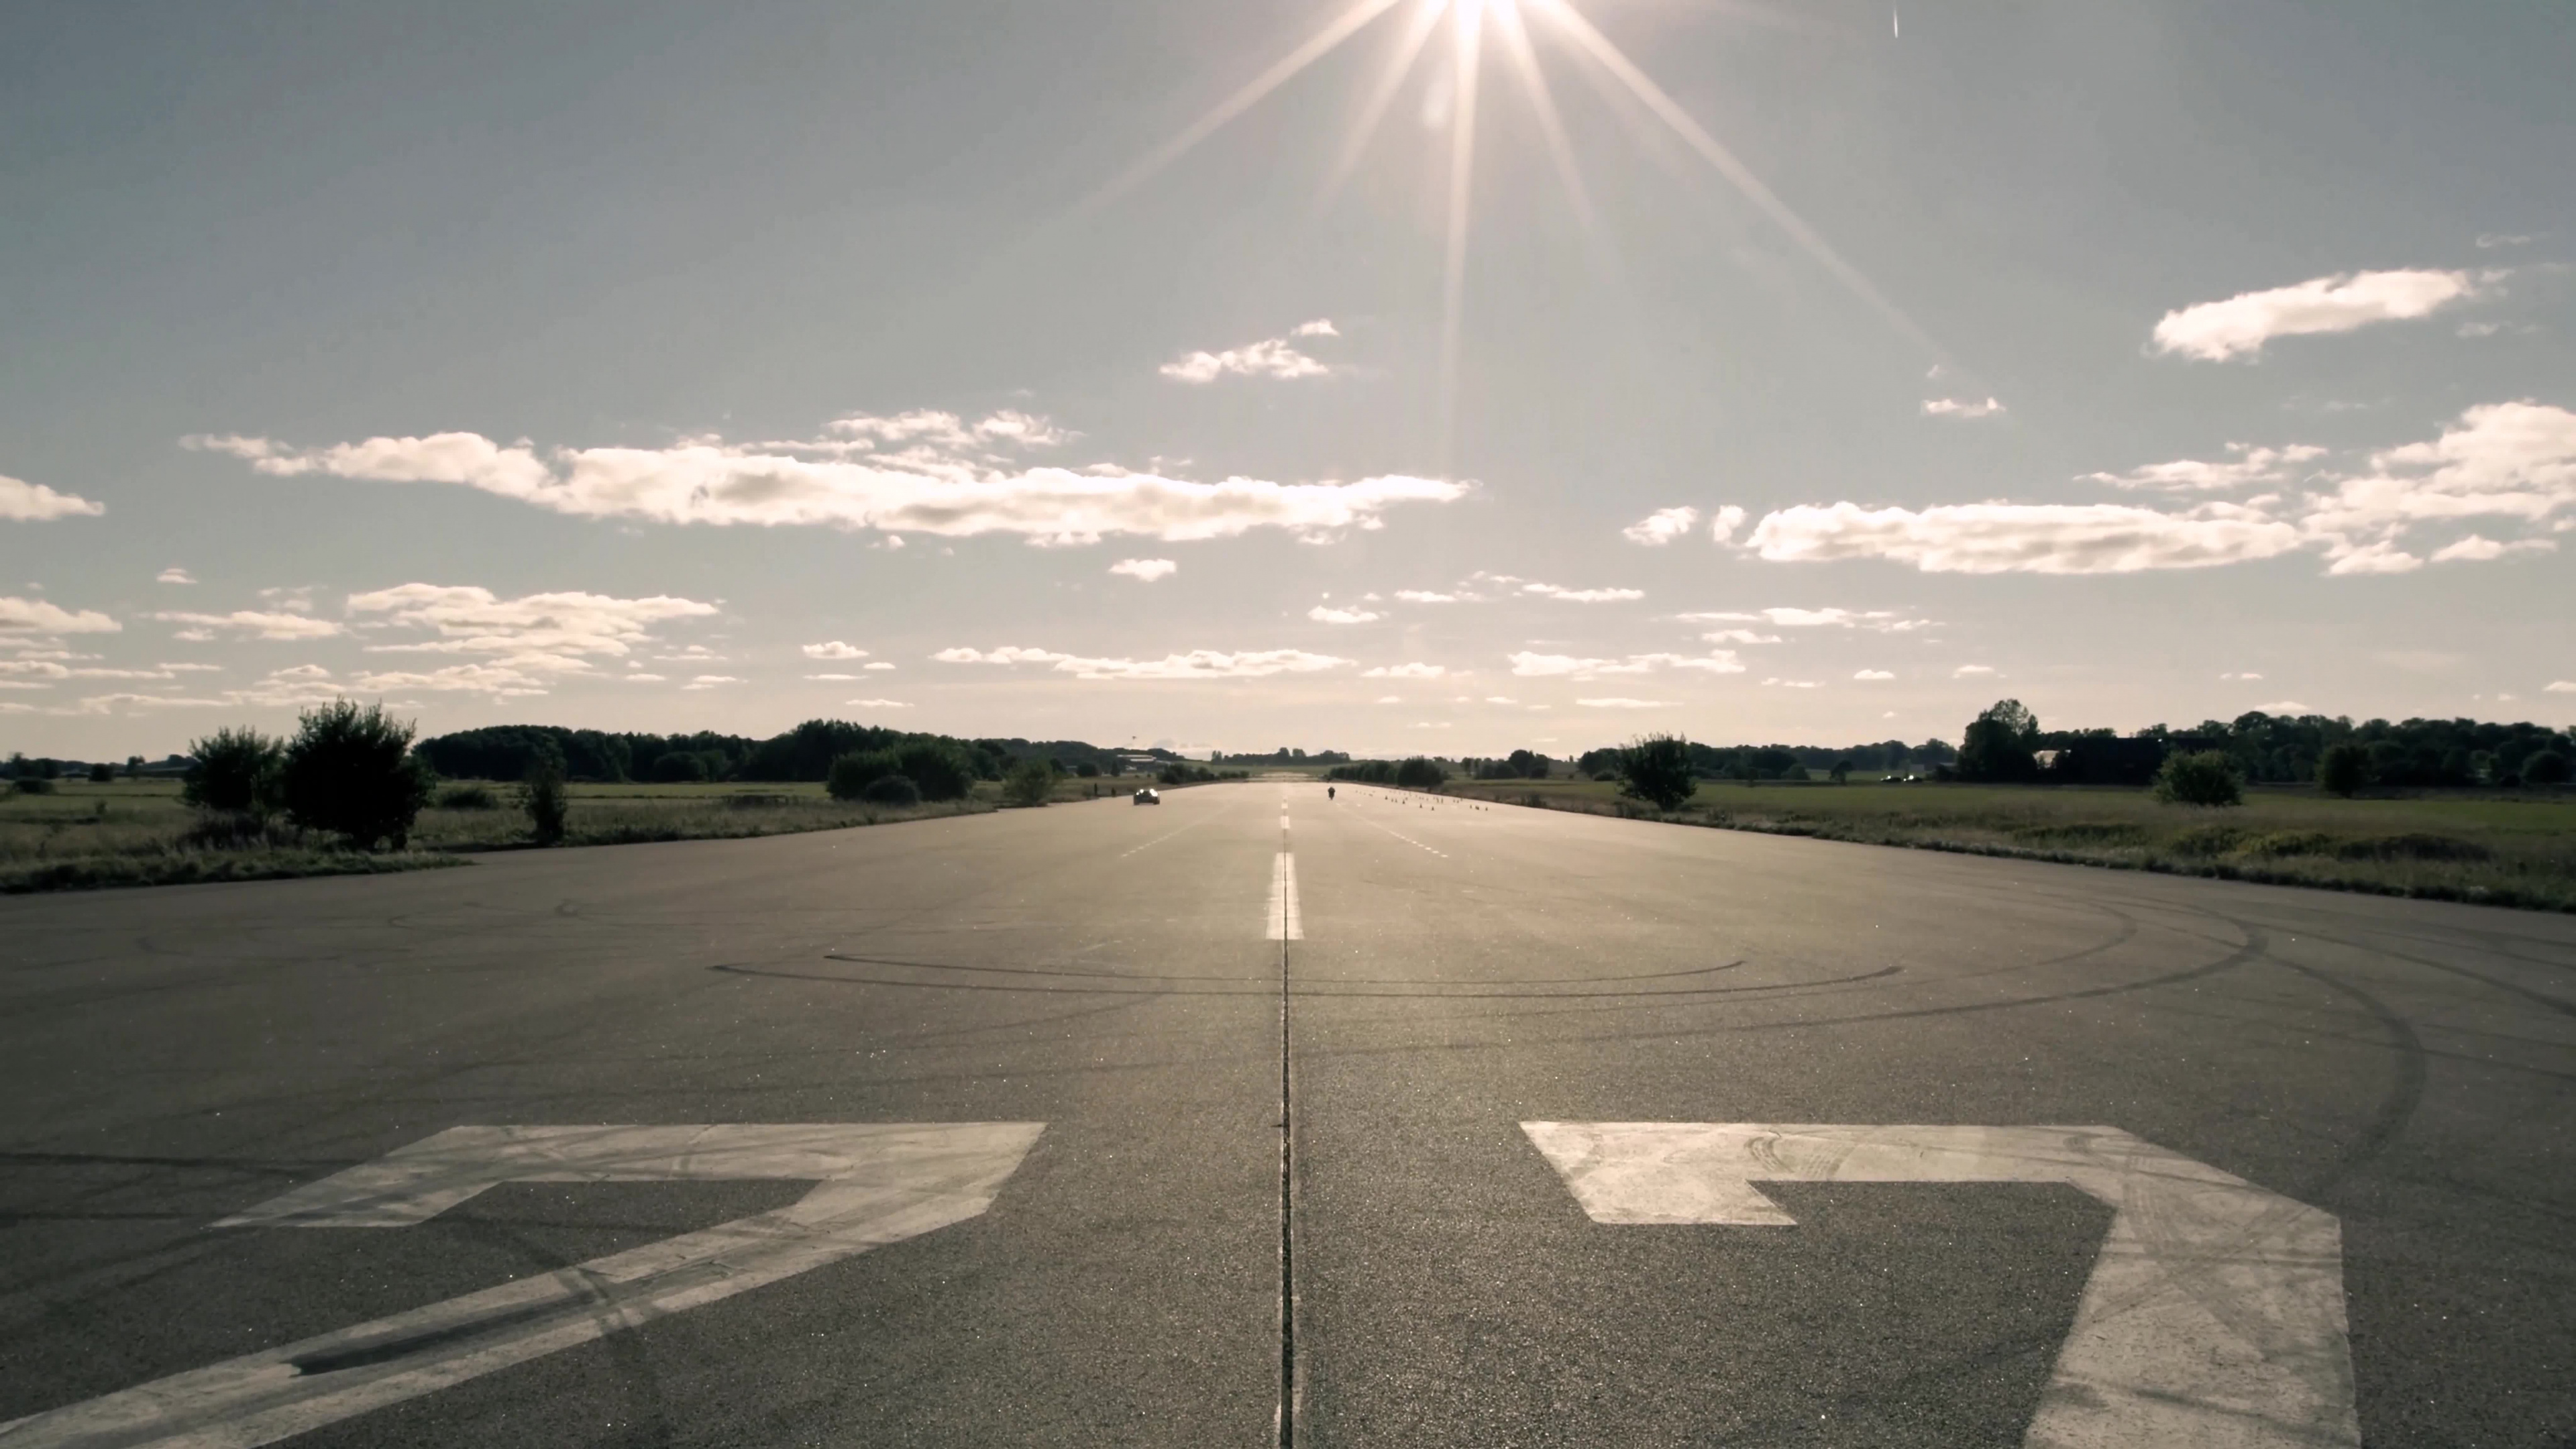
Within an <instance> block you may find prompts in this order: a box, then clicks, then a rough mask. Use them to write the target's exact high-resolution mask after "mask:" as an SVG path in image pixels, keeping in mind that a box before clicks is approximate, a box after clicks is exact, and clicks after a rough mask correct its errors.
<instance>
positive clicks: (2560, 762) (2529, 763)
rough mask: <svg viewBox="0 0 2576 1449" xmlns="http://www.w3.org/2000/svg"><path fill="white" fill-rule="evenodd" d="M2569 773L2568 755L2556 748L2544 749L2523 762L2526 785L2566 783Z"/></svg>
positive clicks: (2527, 757)
mask: <svg viewBox="0 0 2576 1449" xmlns="http://www.w3.org/2000/svg"><path fill="white" fill-rule="evenodd" d="M2567 775H2568V767H2567V757H2566V756H2565V755H2562V754H2560V753H2558V752H2557V751H2556V750H2542V751H2540V752H2539V753H2538V754H2535V755H2530V756H2526V757H2525V758H2524V760H2523V762H2522V783H2524V784H2526V785H2564V784H2566V783H2567Z"/></svg>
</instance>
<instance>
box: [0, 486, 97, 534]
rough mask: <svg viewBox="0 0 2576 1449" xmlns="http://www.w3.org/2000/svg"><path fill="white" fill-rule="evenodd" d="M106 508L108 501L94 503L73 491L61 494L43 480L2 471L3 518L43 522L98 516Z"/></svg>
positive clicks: (0, 516)
mask: <svg viewBox="0 0 2576 1449" xmlns="http://www.w3.org/2000/svg"><path fill="white" fill-rule="evenodd" d="M106 511H107V505H106V504H104V503H92V502H91V501H89V500H88V499H86V498H81V497H77V496H75V495H73V494H69V493H57V492H55V491H54V490H52V489H51V488H48V487H46V486H45V485H44V484H42V483H29V482H26V481H24V480H22V479H17V478H11V477H9V476H7V475H6V474H0V519H7V520H9V521H11V522H13V523H42V522H45V521H47V520H49V519H55V518H79V517H96V516H97V515H99V514H102V513H105V512H106Z"/></svg>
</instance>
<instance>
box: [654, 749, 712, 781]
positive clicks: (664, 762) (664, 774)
mask: <svg viewBox="0 0 2576 1449" xmlns="http://www.w3.org/2000/svg"><path fill="white" fill-rule="evenodd" d="M706 777H707V762H706V760H705V759H704V758H703V757H701V756H698V755H691V754H682V753H680V752H677V751H674V752H672V753H670V754H667V755H664V756H663V757H662V758H660V759H658V760H655V761H654V762H653V782H654V783H655V784H657V785H685V784H689V783H691V782H693V781H697V780H703V779H705V778H706Z"/></svg>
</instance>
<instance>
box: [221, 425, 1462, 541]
mask: <svg viewBox="0 0 2576 1449" xmlns="http://www.w3.org/2000/svg"><path fill="white" fill-rule="evenodd" d="M999 416H1000V418H1003V419H1011V420H1013V421H1007V422H1005V421H998V420H997V419H996V418H988V419H986V420H985V421H984V422H982V423H978V424H975V425H973V426H972V427H968V426H966V425H963V424H961V423H959V422H958V421H957V419H956V418H954V417H953V416H951V415H949V414H944V413H941V414H928V415H919V414H904V415H902V416H900V417H897V418H866V417H858V418H844V419H842V420H841V421H840V422H838V423H835V424H834V425H833V432H832V435H831V436H827V437H825V438H821V439H810V440H803V441H783V442H761V443H751V444H731V443H726V442H725V441H723V440H722V439H720V438H713V437H701V438H686V439H682V440H680V441H678V442H676V443H672V444H669V445H666V446H662V447H654V448H619V447H602V448H556V449H553V450H551V451H549V452H547V453H546V454H545V455H544V456H542V457H541V456H539V454H538V452H537V451H536V449H535V448H534V447H533V446H532V445H530V444H528V443H524V442H522V443H515V444H512V445H510V446H507V447H503V446H501V445H500V444H497V443H494V442H493V441H491V440H490V439H488V438H485V437H482V436H480V435H479V434H475V433H438V434H433V435H431V436H429V437H418V438H411V437H406V438H385V437H379V438H369V439H367V440H365V441H364V442H358V443H340V444H336V445H333V446H331V447H326V448H313V449H303V450H298V449H293V448H288V447H285V446H283V445H281V444H278V443H275V442H272V441H270V440H268V439H265V438H245V437H216V436H203V435H201V436H197V437H192V438H189V439H187V440H185V441H186V442H187V444H188V445H189V446H191V447H196V448H205V449H211V450H213V451H217V452H223V453H229V454H232V455H233V456H235V457H239V458H242V459H245V460H247V461H248V462H249V463H250V464H251V466H253V467H254V468H256V469H258V470H259V471H261V472H263V473H270V474H277V475H297V474H311V473H318V474H326V475H329V476H333V477H340V478H353V479H366V480H373V481H377V482H388V483H447V484H454V485H458V486H462V487H469V488H476V489H480V490H482V491H484V492H487V493H494V494H498V495H500V496H502V497H504V498H512V499H516V500H518V501H519V502H522V503H526V504H529V505H531V506H534V507H538V508H546V509H551V510H553V511H555V512H558V513H568V514H573V515H577V516H580V517H586V518H643V519H648V520H652V521H655V522H661V523H671V524H687V523H702V524H709V525H716V526H730V525H744V526H760V527H787V526H800V525H819V526H827V527H834V528H844V529H866V528H872V529H877V530H879V531H882V532H889V533H891V532H898V531H900V532H912V533H930V534H939V535H947V536H965V535H973V534H984V533H1016V534H1021V535H1023V536H1025V537H1027V538H1028V539H1029V540H1030V541H1031V542H1034V543H1041V544H1087V543H1094V542H1097V541H1099V540H1100V539H1101V538H1102V537H1103V536H1105V535H1108V534H1143V535H1148V536H1151V537H1155V538H1159V539H1163V540H1166V541H1184V540H1192V539H1208V538H1231V537H1235V536H1237V535H1240V534H1243V533H1246V532H1248V531H1250V530H1252V529H1256V528H1279V529H1284V530H1287V531H1289V532H1291V533H1294V534H1297V535H1299V536H1301V537H1304V538H1307V539H1310V540H1313V539H1321V538H1324V537H1328V536H1330V535H1331V534H1332V533H1334V532H1336V531H1339V530H1342V529H1348V528H1358V529H1375V528H1382V527H1384V526H1385V520H1384V517H1383V515H1384V514H1385V513H1386V512H1387V510H1389V509H1391V508H1394V507H1395V506H1397V505H1399V504H1404V503H1447V502H1451V501H1454V500H1456V499H1458V498H1462V497H1464V496H1466V494H1467V492H1468V490H1469V488H1470V486H1471V485H1469V484H1466V483H1461V482H1450V481H1445V480H1440V479H1431V478H1415V477H1406V476H1401V475H1392V474H1390V475H1384V476H1379V477H1374V478H1363V479H1360V480H1359V481H1357V482H1352V483H1337V482H1323V483H1274V482H1269V481H1265V480H1262V479H1257V478H1240V477H1237V478H1228V479H1226V480H1224V481H1223V482H1218V483H1199V482H1193V481H1190V480H1188V479H1179V478H1165V477H1161V476H1159V475H1156V474H1153V473H1138V472H1133V471H1130V470H1128V469H1125V468H1121V467H1117V466H1115V465H1111V464H1100V465H1095V466H1093V467H1090V468H1085V469H1082V470H1079V471H1076V470H1074V469H1069V468H1059V467H1038V466H1033V465H1030V464H1027V463H1024V462H1020V461H1017V460H1015V459H1010V458H1008V457H1006V456H1005V455H1003V454H1000V453H995V452H992V451H989V449H990V448H993V447H1003V448H1021V447H1027V446H1032V445H1034V439H1033V438H1032V436H1031V435H1032V434H1033V433H1035V432H1037V430H1039V429H1040V428H1043V427H1046V426H1047V425H1045V424H1044V423H1043V420H1039V419H1028V418H1023V417H1021V416H1020V415H1018V414H1009V415H999ZM908 420H912V421H908ZM1048 440H1050V441H1051V440H1052V436H1050V437H1049V439H1048ZM888 443H902V444H904V445H905V446H904V447H903V448H902V449H901V450H900V451H896V452H882V451H874V450H876V449H878V448H879V447H880V446H881V445H883V444H888Z"/></svg>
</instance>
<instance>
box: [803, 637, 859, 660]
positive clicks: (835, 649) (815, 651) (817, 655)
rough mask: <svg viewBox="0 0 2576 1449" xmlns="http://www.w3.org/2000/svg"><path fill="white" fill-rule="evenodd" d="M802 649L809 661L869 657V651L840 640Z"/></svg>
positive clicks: (805, 646) (810, 645) (807, 645)
mask: <svg viewBox="0 0 2576 1449" xmlns="http://www.w3.org/2000/svg"><path fill="white" fill-rule="evenodd" d="M800 647H801V648H802V649H803V651H804V654H805V657H806V658H808V659H865V658H867V657H868V651H866V650H865V649H861V648H858V647H856V646H854V645H850V644H844V643H842V642H841V641H840V640H838V639H834V640H831V641H829V642H826V643H822V644H806V645H802V646H800Z"/></svg>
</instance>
